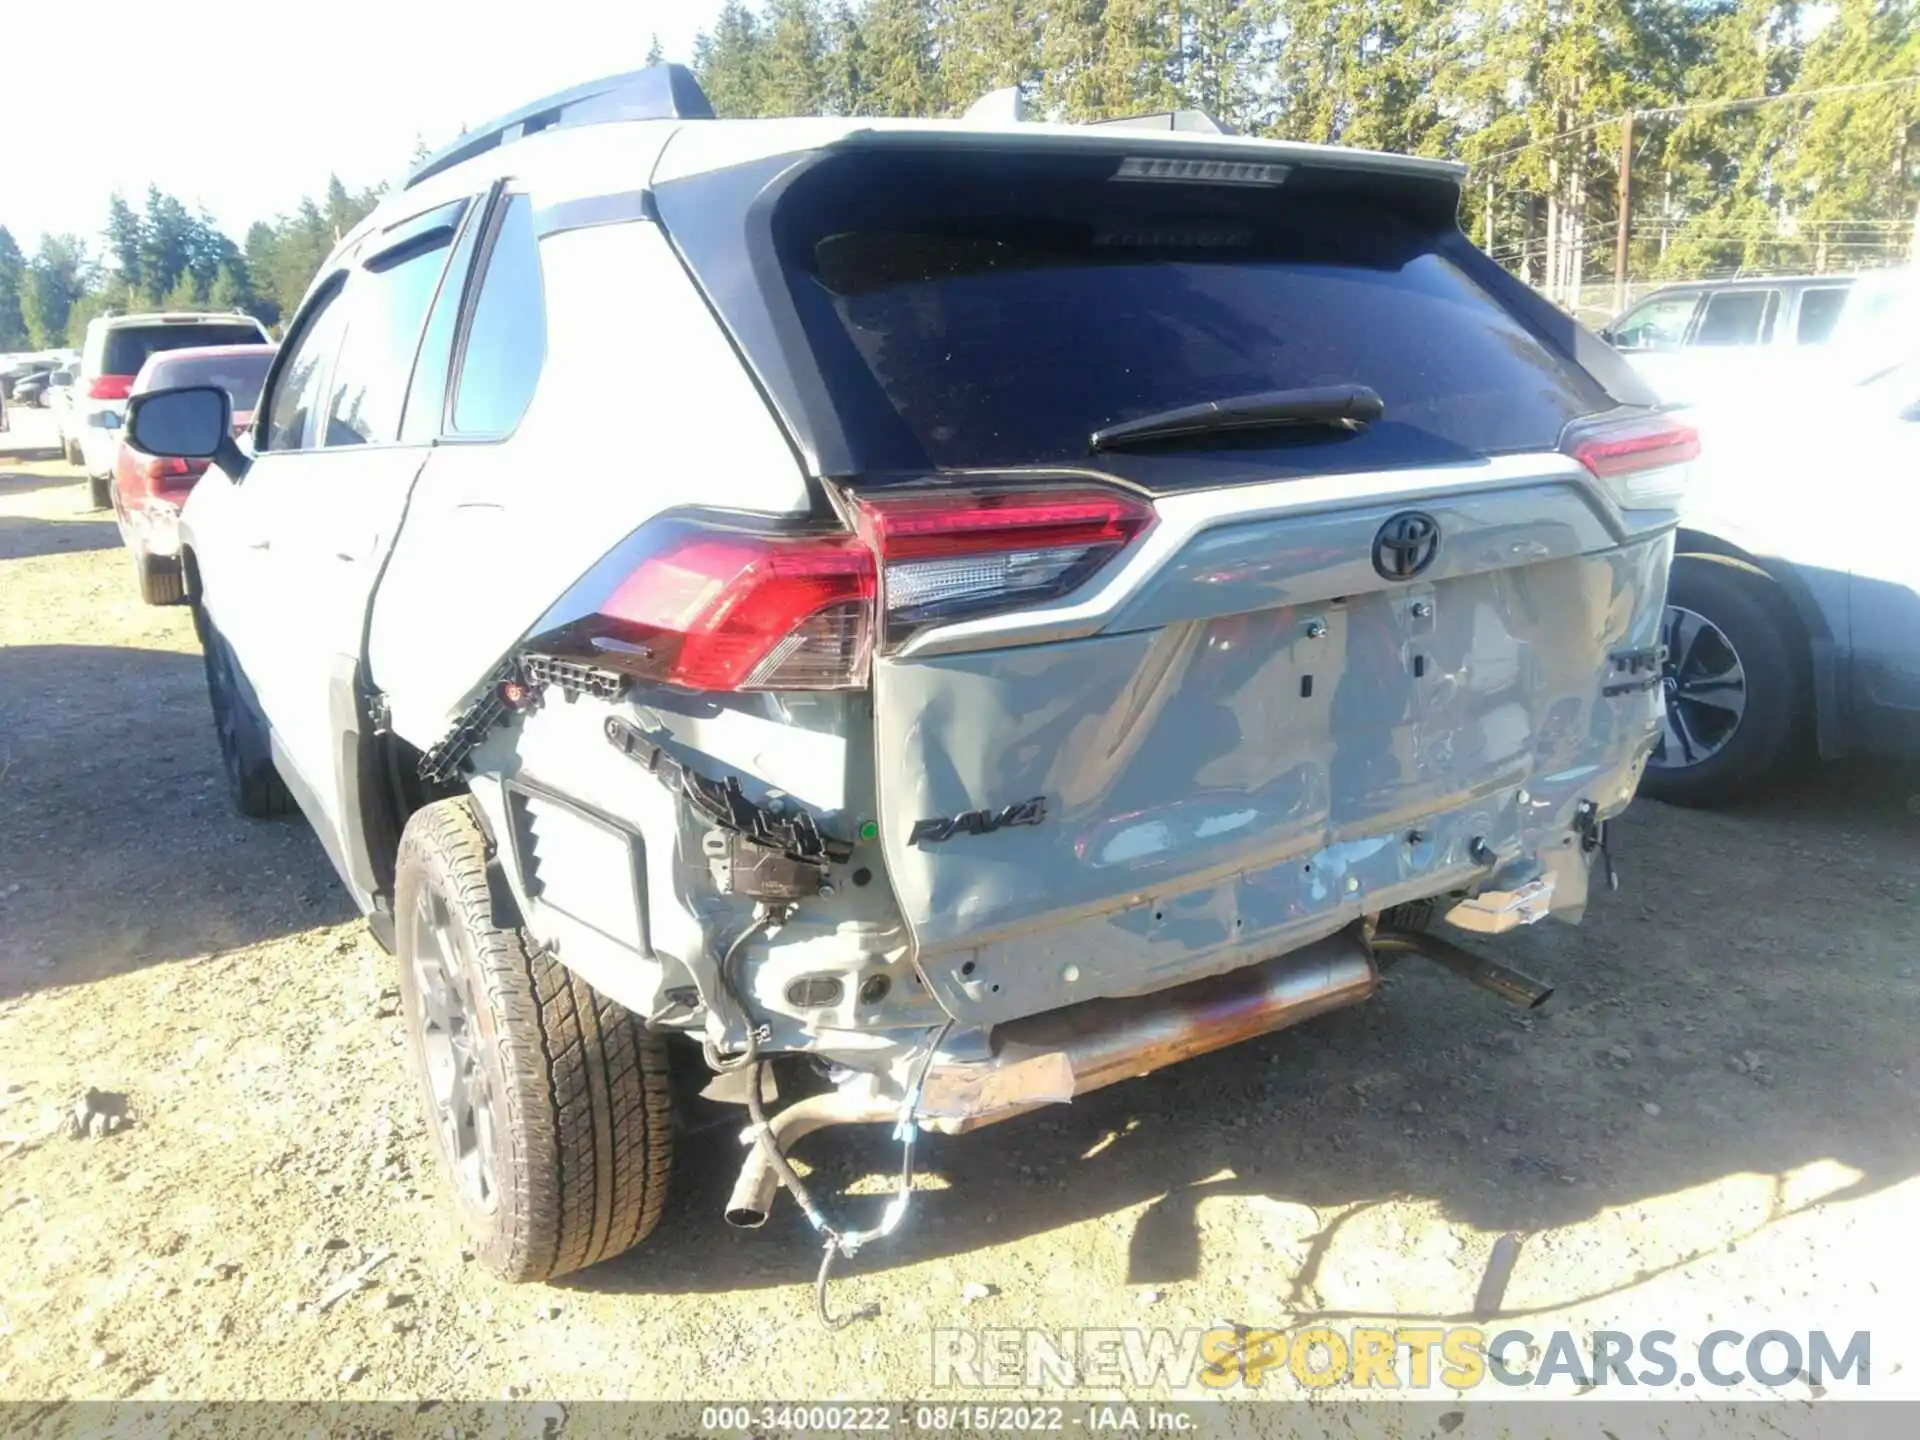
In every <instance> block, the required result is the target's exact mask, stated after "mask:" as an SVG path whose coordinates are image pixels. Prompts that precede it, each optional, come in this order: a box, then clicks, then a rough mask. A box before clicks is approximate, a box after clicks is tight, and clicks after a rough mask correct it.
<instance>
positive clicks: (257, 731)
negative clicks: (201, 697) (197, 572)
mask: <svg viewBox="0 0 1920 1440" xmlns="http://www.w3.org/2000/svg"><path fill="white" fill-rule="evenodd" d="M193 621H194V628H195V629H196V630H198V631H199V632H200V651H201V661H202V663H203V664H204V665H205V666H206V671H207V702H208V704H209V705H210V706H211V707H212V710H213V729H214V735H215V738H216V739H217V740H218V741H219V744H220V766H221V769H222V770H224V771H225V772H226V777H227V794H228V795H229V796H231V797H232V799H233V805H234V808H235V809H236V810H238V811H239V812H240V813H241V814H242V815H246V816H249V817H251V818H254V819H267V818H270V817H272V816H276V815H287V814H291V813H292V811H293V808H294V801H293V794H292V792H291V791H289V790H288V789H287V782H286V781H284V780H282V779H281V778H280V772H279V771H278V770H276V769H275V768H274V764H273V742H272V740H271V739H270V738H269V734H268V730H267V723H266V721H264V720H262V719H261V718H260V717H259V716H258V715H256V714H255V713H254V711H253V706H252V705H250V704H249V703H248V702H247V697H246V695H245V694H244V693H243V692H242V691H241V689H240V684H239V680H238V678H237V675H236V671H235V666H234V661H233V651H232V650H231V649H230V648H228V646H227V642H226V640H225V639H224V638H223V637H222V636H221V634H220V631H219V630H218V629H217V628H216V627H215V625H214V623H213V621H212V620H211V619H209V618H208V616H207V612H206V611H205V610H203V609H201V608H200V607H199V606H198V605H196V606H195V607H194V611H193Z"/></svg>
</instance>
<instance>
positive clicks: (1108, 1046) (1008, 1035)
mask: <svg viewBox="0 0 1920 1440" xmlns="http://www.w3.org/2000/svg"><path fill="white" fill-rule="evenodd" d="M1463 953H1464V952H1463ZM1378 984H1379V976H1378V973H1377V972H1376V971H1375V969H1374V964H1373V957H1372V955H1371V954H1370V953H1369V952H1368V950H1367V948H1366V946H1365V945H1363V944H1362V943H1361V942H1360V940H1359V939H1358V938H1357V936H1356V935H1355V934H1354V933H1353V932H1351V931H1342V932H1341V933H1340V934H1338V935H1334V936H1330V937H1329V938H1327V939H1325V940H1321V941H1319V942H1317V943H1316V944H1313V945H1309V946H1306V947H1305V948H1304V949H1300V950H1295V951H1291V952H1289V953H1288V954H1285V955H1280V956H1277V957H1275V958H1274V959H1272V960H1267V961H1264V962H1262V963H1261V964H1258V965H1249V966H1246V967H1244V968H1243V969H1239V970H1234V971H1230V972H1228V973H1227V974H1225V975H1217V976H1214V977H1213V978H1211V979H1208V980H1198V981H1195V982H1194V983H1193V984H1191V985H1182V986H1179V987H1177V988H1175V989H1172V990H1165V991H1161V992H1160V993H1158V994H1153V995H1139V996H1131V997H1127V998H1124V999H1113V1000H1088V1001H1084V1002H1083V1003H1081V1004H1078V1005H1069V1006H1067V1007H1065V1008H1064V1009H1060V1010H1050V1011H1048V1012H1046V1013H1045V1014H1042V1015H1032V1016H1028V1017H1026V1018H1024V1019H1021V1020H1013V1021H1009V1022H1008V1023H1006V1024H1004V1025H997V1026H995V1027H994V1030H993V1056H992V1058H991V1059H988V1060H985V1061H977V1062H970V1061H963V1060H951V1059H950V1060H942V1059H941V1058H940V1057H938V1056H936V1057H935V1058H934V1062H933V1064H932V1065H931V1066H930V1067H929V1069H928V1071H927V1075H926V1078H925V1081H924V1084H923V1086H922V1092H921V1103H920V1108H919V1110H918V1112H917V1113H918V1114H919V1116H920V1124H921V1128H923V1129H928V1130H937V1131H940V1132H942V1133H944V1134H950V1135H951V1134H959V1133H962V1132H964V1131H968V1130H973V1129H977V1128H978V1127H980V1126H982V1125H991V1124H995V1123H997V1122H999V1121H1001V1120H1007V1119H1011V1118H1012V1117H1013V1116H1015V1115H1020V1114H1024V1113H1026V1112H1027V1111H1029V1110H1035V1109H1038V1108H1039V1107H1040V1106H1042V1105H1047V1104H1054V1103H1057V1102H1060V1101H1064V1100H1071V1099H1073V1098H1074V1097H1076V1096H1079V1095H1085V1094H1089V1093H1091V1092H1092V1091H1095V1090H1098V1089H1101V1088H1103V1087H1104V1086H1107V1085H1111V1084H1113V1083H1115V1082H1116V1081H1120V1080H1129V1079H1132V1078H1133V1077H1135V1076H1137V1075H1147V1074H1151V1073H1152V1072H1153V1071H1155V1070H1159V1069H1161V1068H1163V1067H1164V1066H1167V1065H1171V1064H1173V1063H1174V1062H1176V1061H1179V1060H1187V1059H1191V1058H1193V1057H1194V1056H1196V1055H1205V1054H1207V1053H1209V1052H1210V1051H1214V1050H1220V1049H1224V1048H1225V1047H1226V1046H1228V1045H1237V1044H1239V1043H1240V1042H1241V1041H1243V1040H1252V1039H1255V1038H1257V1037H1259V1036H1261V1035H1269V1034H1272V1033H1273V1032H1274V1031H1276V1030H1283V1029H1285V1028H1287V1027H1288V1026H1290V1025H1297V1024H1299V1023H1300V1022H1301V1021H1302V1020H1308V1019H1311V1018H1312V1017H1313V1016H1316V1015H1323V1014H1325V1013H1327V1012H1328V1011H1331V1010H1339V1009H1344V1008H1345V1007H1347V1006H1349V1005H1356V1004H1358V1003H1359V1002H1360V1001H1362V1000H1365V999H1366V998H1367V997H1368V996H1370V995H1371V994H1373V992H1374V990H1375V988H1376V987H1377V986H1378ZM899 1113H900V1102H899V1101H898V1100H897V1099H888V1098H885V1097H883V1096H880V1095H878V1094H875V1093H874V1092H873V1090H872V1089H871V1088H869V1087H867V1086H865V1085H861V1086H860V1087H859V1088H858V1089H854V1088H852V1087H849V1088H846V1089H842V1090H837V1091H834V1092H832V1093H831V1094H827V1095H816V1096H812V1097H809V1098H808V1099H805V1100H800V1101H797V1102H795V1103H794V1104H792V1105H789V1106H788V1107H787V1108H786V1109H785V1110H782V1111H781V1112H780V1113H779V1114H778V1115H775V1116H774V1117H773V1118H772V1119H771V1120H769V1121H768V1122H767V1129H768V1131H769V1133H770V1136H771V1138H772V1140H773V1141H774V1144H775V1145H776V1146H777V1147H778V1148H779V1150H780V1151H781V1153H782V1154H784V1153H785V1152H786V1149H787V1147H788V1146H789V1145H791V1144H792V1143H794V1142H795V1141H797V1140H799V1139H800V1138H801V1137H802V1136H804V1135H810V1134H812V1133H813V1132H814V1131H815V1130H819V1129H822V1128H824V1127H826V1126H829V1125H849V1124H862V1123H878V1122H883V1121H893V1120H897V1119H898V1118H899ZM779 1184H780V1181H779V1177H778V1176H777V1175H776V1174H775V1173H774V1169H773V1165H772V1163H771V1161H770V1160H769V1159H768V1158H767V1154H766V1148H765V1147H764V1146H761V1145H758V1144H755V1145H754V1146H753V1148H752V1149H751V1150H750V1151H749V1152H748V1155H747V1161H746V1164H745V1165H744V1166H743V1167H742V1168H741V1171H740V1177H739V1179H738V1180H737V1181H735V1182H734V1187H733V1194H732V1195H731V1196H730V1197H729V1199H728V1201H727V1212H726V1213H727V1221H728V1223H729V1224H732V1225H736V1226H741V1227H743V1228H749V1229H750V1228H753V1227H755V1226H759V1225H763V1224H765V1223H766V1219H767V1214H768V1212H769V1211H770V1210H771V1209H772V1208H773V1201H774V1197H775V1195H776V1194H777V1193H778V1192H779Z"/></svg>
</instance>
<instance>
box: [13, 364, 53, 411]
mask: <svg viewBox="0 0 1920 1440" xmlns="http://www.w3.org/2000/svg"><path fill="white" fill-rule="evenodd" d="M53 375H54V372H53V371H51V370H35V371H34V372H33V373H31V374H29V375H22V376H21V377H20V378H19V379H18V380H15V381H14V382H13V403H14V404H16V405H21V406H34V407H38V406H40V405H41V404H42V403H43V402H42V400H41V397H42V396H43V395H45V394H46V393H47V386H48V385H50V384H51V383H52V382H53Z"/></svg>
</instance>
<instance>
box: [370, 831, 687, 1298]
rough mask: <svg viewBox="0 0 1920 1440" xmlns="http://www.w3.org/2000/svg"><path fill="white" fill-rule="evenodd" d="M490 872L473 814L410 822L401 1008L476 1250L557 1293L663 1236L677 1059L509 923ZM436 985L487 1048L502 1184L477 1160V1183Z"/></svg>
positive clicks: (475, 1068) (494, 1161) (478, 1059)
mask: <svg viewBox="0 0 1920 1440" xmlns="http://www.w3.org/2000/svg"><path fill="white" fill-rule="evenodd" d="M487 858H488V841H487V838H486V835H485V833H484V832H483V831H482V829H481V827H480V824H479V820H478V818H477V816H476V814H475V812H474V808H473V802H472V801H471V800H469V799H466V798H460V799H451V800H440V801H436V802H435V803H433V804H431V805H428V806H426V807H425V808H423V809H421V810H419V811H417V812H416V813H415V814H414V815H413V817H412V818H411V819H410V820H409V821H408V822H407V828H406V831H405V833H404V834H403V835H402V836H401V840H400V858H399V863H398V866H397V870H396V874H395V881H394V890H395V895H394V913H395V917H396V928H397V930H398V936H397V940H398V950H397V954H398V959H399V963H400V989H401V1006H402V1013H403V1014H404V1015H405V1017H406V1027H407V1044H408V1053H409V1055H410V1056H411V1057H412V1061H413V1069H414V1073H415V1077H416V1079H417V1081H418V1082H419V1087H420V1094H421V1099H422V1103H423V1104H424V1106H425V1108H426V1118H427V1127H428V1130H429V1131H430V1132H431V1133H432V1134H433V1136H434V1137H435V1148H436V1150H437V1151H438V1153H439V1155H440V1160H441V1166H442V1170H443V1172H444V1173H445V1175H446V1177H447V1180H448V1182H449V1185H450V1188H451V1189H452V1191H453V1193H454V1195H455V1197H456V1204H457V1205H458V1208H459V1212H460V1219H461V1222H462V1225H463V1226H464V1228H465V1230H466V1232H467V1235H468V1237H469V1244H470V1245H471V1246H472V1248H473V1251H474V1253H475V1255H476V1256H477V1257H478V1258H479V1259H480V1260H481V1261H482V1262H483V1263H484V1264H485V1265H486V1266H487V1267H488V1268H489V1269H490V1270H492V1271H493V1272H494V1273H495V1274H497V1275H499V1276H500V1277H501V1278H502V1279H505V1280H510V1281H526V1280H547V1279H551V1278H553V1277H554V1276H557V1275H564V1274H567V1273H568V1272H569V1271H573V1270H579V1269H582V1268H584V1267H586V1266H588V1265H593V1264H596V1263H598V1262H599V1261H601V1260H606V1259H610V1258H611V1257H613V1256H615V1255H618V1254H620V1253H621V1252H622V1251H624V1250H628V1249H631V1248H632V1247H633V1246H635V1245H637V1244H639V1243H640V1242H641V1241H642V1240H644V1239H646V1238H647V1236H648V1235H649V1234H650V1233H652V1231H653V1229H654V1227H655V1226H656V1225H657V1224H658V1223H659V1221H660V1215H661V1211H662V1209H663V1208H664V1207H665V1205H666V1199H667V1184H668V1178H669V1176H670V1174H671V1172H672V1168H673V1128H672V1109H673V1107H672V1095H673V1089H672V1083H671V1081H670V1079H669V1055H668V1052H667V1048H666V1044H665V1042H664V1041H663V1040H662V1039H661V1038H660V1037H659V1036H658V1035H655V1034H653V1033H652V1032H650V1031H649V1030H647V1028H646V1027H645V1026H644V1025H643V1024H642V1023H641V1021H640V1019H639V1017H637V1016H635V1015H633V1014H632V1013H630V1012H629V1011H627V1010H626V1009H624V1008H623V1007H621V1006H619V1005H617V1004H615V1003H614V1002H613V1001H611V1000H609V999H607V998H606V997H605V996H604V995H601V994H599V993H597V992H596V991H594V990H593V989H592V988H591V987H590V986H588V985H587V983H586V982H585V981H583V980H581V979H580V978H579V977H578V976H576V975H574V974H573V973H572V972H571V971H569V970H568V969H567V968H566V967H565V966H564V965H562V964H560V963H559V961H558V960H556V959H555V958H554V957H553V956H552V955H551V954H549V953H547V952H545V951H543V950H541V949H539V948H538V947H537V946H536V945H535V944H534V943H533V942H532V940H531V939H530V938H529V937H528V935H527V933H526V932H525V930H523V929H521V928H519V927H518V926H512V925H508V926H502V925H498V924H496V923H495V917H494V914H493V907H492V900H491V891H490V889H489V886H488V883H487ZM423 927H425V928H423ZM429 936H432V937H433V938H432V939H431V940H429V939H428V938H427V937H429ZM447 951H451V954H445V952H447ZM436 965H438V966H440V967H441V968H440V969H439V971H438V972H436V971H435V969H434V967H435V966H436ZM436 973H437V974H438V975H440V976H442V977H445V978H446V979H450V980H451V988H452V989H453V990H454V991H456V992H457V993H458V1004H459V1008H460V1009H462V1010H463V1011H464V1017H465V1018H464V1019H463V1020H462V1021H461V1022H460V1023H461V1025H462V1026H463V1027H466V1028H467V1030H468V1033H470V1034H471V1035H472V1036H473V1037H475V1041H476V1042H477V1043H470V1044H469V1045H468V1046H467V1050H466V1053H467V1055H468V1057H469V1058H468V1059H467V1061H466V1064H467V1066H468V1069H469V1073H470V1074H471V1075H472V1076H473V1086H474V1087H477V1088H479V1089H481V1090H483V1091H484V1092H485V1093H484V1102H485V1104H486V1105H487V1106H488V1107H489V1114H490V1115H491V1120H490V1122H489V1130H490V1136H491V1140H490V1155H489V1157H488V1163H487V1165H486V1169H488V1170H489V1171H490V1181H489V1182H487V1183H481V1182H477V1181H476V1180H475V1179H474V1178H473V1177H474V1175H475V1172H476V1170H477V1169H478V1168H479V1167H478V1166H477V1165H476V1163H475V1162H474V1160H473V1159H472V1158H471V1157H469V1158H467V1159H466V1160H465V1162H464V1163H465V1165H466V1168H465V1169H464V1170H463V1168H462V1165H463V1161H462V1159H461V1158H460V1157H458V1156H456V1154H455V1146H456V1145H457V1144H459V1136H460V1133H461V1132H460V1130H459V1128H458V1126H457V1124H456V1123H455V1122H454V1121H453V1120H452V1119H451V1118H449V1115H448V1113H447V1112H446V1111H444V1110H443V1107H442V1101H441V1099H440V1097H439V1095H438V1093H437V1092H436V1089H435V1082H434V1080H433V1078H432V1074H431V1073H430V1068H429V1044H430V1039H429V1028H428V1025H429V1022H428V1019H427V1008H426V1002H425V1001H424V1000H423V996H426V995H427V994H429V993H430V990H429V987H430V986H432V985H433V984H434V983H436ZM463 1094H464V1095H467V1096H468V1097H469V1098H470V1096H471V1089H468V1090H464V1091H463Z"/></svg>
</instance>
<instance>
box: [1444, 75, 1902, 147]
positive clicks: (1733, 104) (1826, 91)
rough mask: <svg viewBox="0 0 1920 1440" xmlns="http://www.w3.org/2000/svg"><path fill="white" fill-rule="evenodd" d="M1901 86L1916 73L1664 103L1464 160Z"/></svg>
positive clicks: (1622, 113)
mask: <svg viewBox="0 0 1920 1440" xmlns="http://www.w3.org/2000/svg"><path fill="white" fill-rule="evenodd" d="M1901 85H1920V75H1898V76H1895V77H1894V78H1893V79H1891V80H1862V81H1859V82H1858V83H1856V84H1851V85H1821V86H1817V87H1815V88H1814V89H1812V90H1788V91H1785V92H1784V93H1782V94H1779V95H1749V96H1746V97H1744V98H1741V99H1738V100H1700V101H1696V102H1694V103H1693V104H1691V105H1666V106H1661V107H1658V108H1656V109H1651V110H1623V111H1621V112H1620V113H1619V114H1618V115H1609V116H1607V117H1606V118H1605V119H1602V120H1594V121H1591V122H1589V123H1588V124H1585V125H1577V126H1575V127H1574V128H1573V129H1571V130H1562V131H1561V132H1560V133H1559V134H1558V135H1548V136H1546V137H1545V138H1543V139H1540V140H1529V141H1528V142H1527V143H1526V144H1524V145H1516V146H1514V147H1513V149H1511V150H1496V151H1495V152H1494V153H1493V154H1491V155H1483V156H1481V157H1480V158H1479V159H1478V160H1470V161H1468V162H1467V163H1468V164H1469V165H1471V166H1474V167H1475V168H1478V167H1479V166H1482V165H1490V164H1492V163H1493V162H1494V161H1495V160H1506V159H1509V158H1511V157H1512V156H1515V155H1523V154H1525V153H1526V152H1527V151H1529V150H1537V149H1539V148H1540V147H1541V146H1542V145H1551V144H1553V143H1554V141H1556V140H1571V139H1572V138H1573V137H1574V136H1576V135H1590V134H1592V133H1593V132H1594V131H1595V130H1604V129H1606V128H1607V126H1609V125H1618V124H1619V123H1620V122H1621V121H1623V120H1625V119H1627V118H1628V117H1629V116H1631V117H1632V118H1634V119H1635V120H1658V119H1662V118H1665V117H1668V116H1673V115H1693V114H1698V113H1700V112H1703V111H1707V110H1753V109H1757V108H1758V107H1760V106H1762V105H1779V104H1782V103H1783V102H1785V101H1788V100H1820V99H1824V98H1825V97H1827V96H1829V95H1846V94H1852V93H1855V92H1858V91H1863V90H1887V89H1892V88H1894V87H1897V86H1901Z"/></svg>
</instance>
